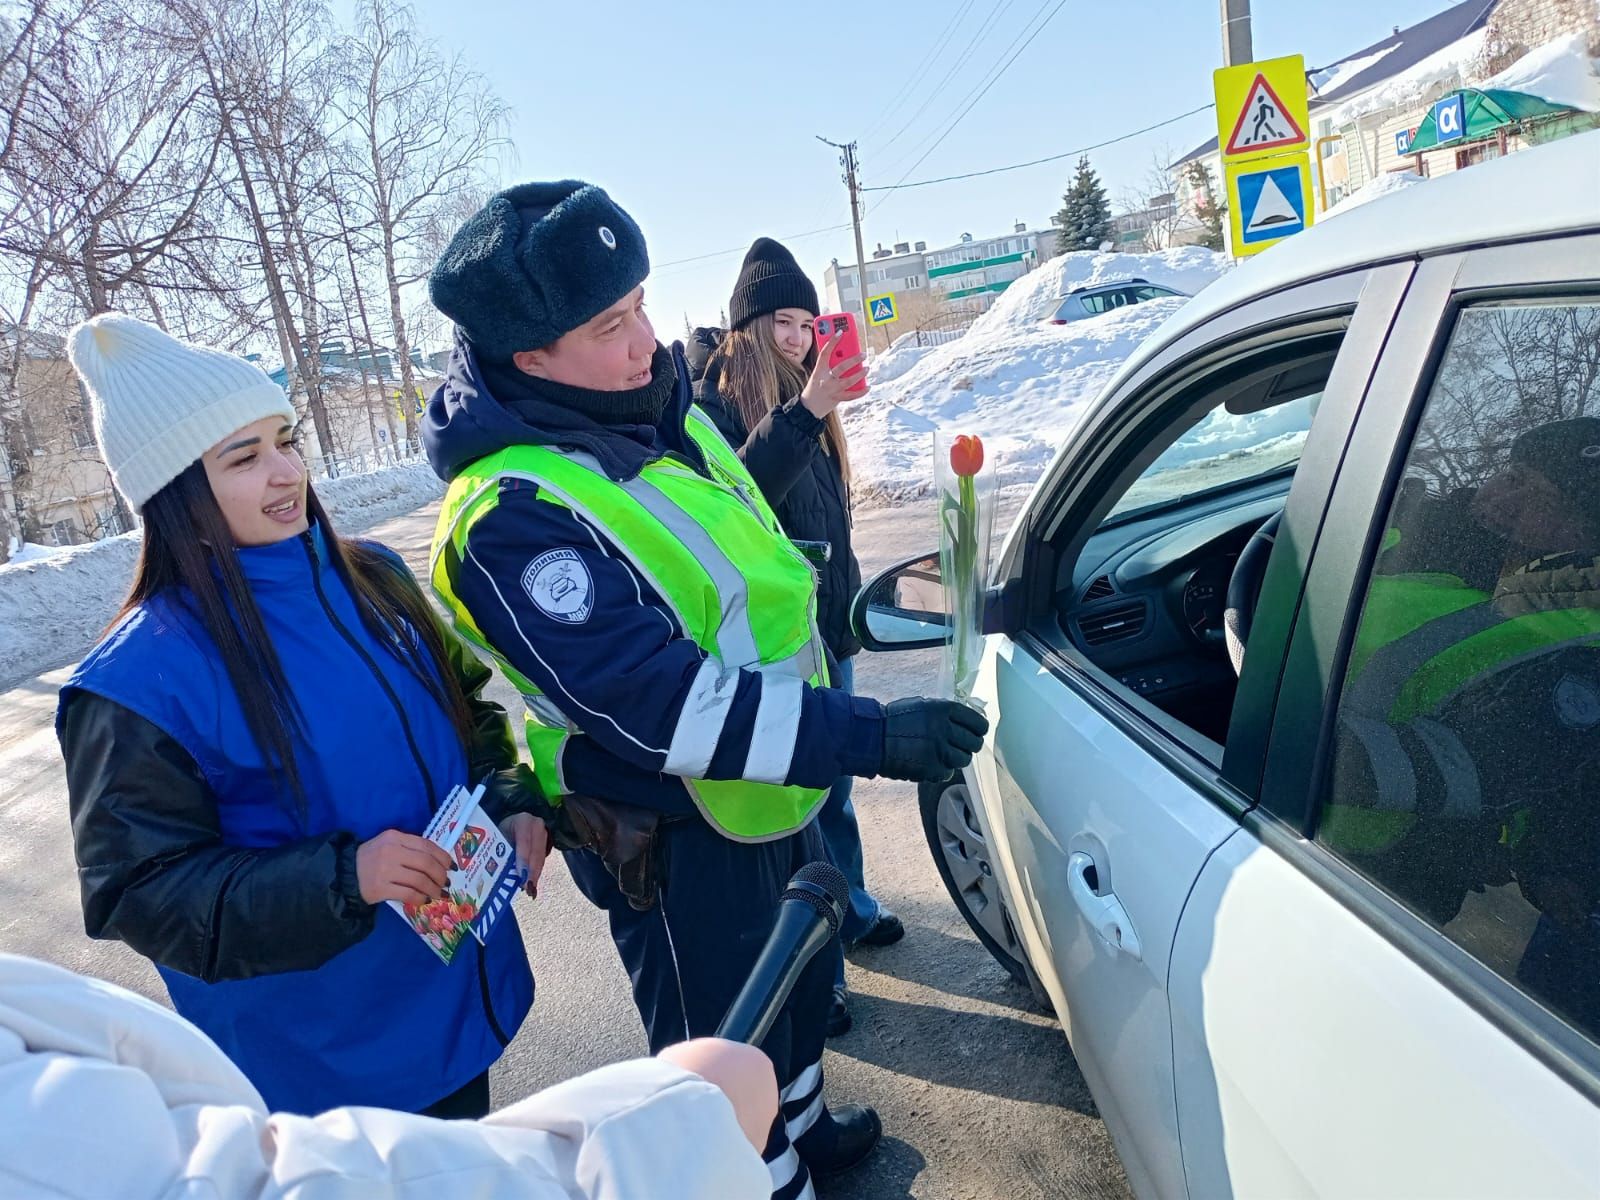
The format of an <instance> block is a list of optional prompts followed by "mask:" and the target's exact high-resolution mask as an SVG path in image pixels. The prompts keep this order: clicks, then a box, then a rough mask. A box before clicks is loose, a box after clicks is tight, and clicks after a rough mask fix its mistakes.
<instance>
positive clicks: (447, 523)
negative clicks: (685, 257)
mask: <svg viewBox="0 0 1600 1200" xmlns="http://www.w3.org/2000/svg"><path fill="white" fill-rule="evenodd" d="M648 272H649V261H648V258H647V255H646V250H645V242H644V237H643V235H642V234H641V233H640V231H639V228H638V226H637V225H636V224H635V223H634V221H633V219H632V218H631V217H630V216H629V215H628V214H627V213H626V212H624V211H623V210H622V209H621V208H619V207H618V206H617V205H616V204H615V203H614V202H613V201H612V200H611V198H610V197H609V196H607V195H606V193H605V192H604V191H602V190H601V189H599V188H597V187H592V186H588V185H585V184H582V183H578V182H573V181H567V182H560V183H532V184H524V185H521V186H518V187H514V188H511V189H510V190H508V191H505V192H502V193H500V194H499V195H497V196H495V197H494V198H493V199H491V200H490V201H489V203H488V204H487V205H486V206H485V207H484V208H483V209H482V211H480V212H478V213H477V214H476V215H474V216H473V217H472V218H470V219H469V220H468V221H467V222H466V224H465V225H464V226H463V227H462V228H461V230H460V231H459V232H458V233H457V234H456V236H455V238H454V239H453V240H452V241H451V243H450V245H449V247H448V248H447V249H446V250H445V252H444V254H443V256H442V257H441V258H440V260H439V262H438V264H437V265H436V266H435V268H434V271H433V273H432V276H431V277H430V280H429V291H430V295H431V297H432V299H433V303H434V304H435V305H436V306H437V307H438V308H439V309H440V310H441V311H442V312H443V313H444V314H445V315H447V316H448V317H450V318H451V319H452V320H453V321H454V322H455V325H456V329H457V333H458V338H457V344H456V348H455V351H454V353H453V355H452V358H451V362H450V366H449V371H448V378H447V382H446V383H445V384H444V386H442V387H441V388H440V389H439V391H438V392H437V393H436V394H435V395H434V396H433V398H432V401H431V403H430V404H429V406H428V411H427V414H426V419H425V428H424V435H423V436H424V444H425V445H426V447H427V452H428V456H429V460H430V462H432V464H433V466H434V469H435V470H436V471H437V472H438V473H439V474H440V475H441V476H442V477H443V478H444V479H446V480H447V481H449V484H450V487H449V491H448V494H447V495H446V498H445V502H444V507H443V511H442V513H441V515H440V521H439V527H438V531H437V533H436V534H435V538H434V568H433V584H434V587H435V589H436V591H437V592H438V594H439V595H440V597H441V598H442V599H443V601H444V602H445V604H446V605H447V606H448V607H449V609H450V610H451V612H452V613H453V614H454V617H455V620H456V623H457V626H458V628H459V629H460V630H461V631H462V633H463V634H464V635H465V636H467V637H468V638H469V639H471V640H473V641H474V642H476V643H477V644H479V645H480V646H483V647H485V648H486V649H488V650H489V651H490V652H491V653H492V654H493V655H494V656H495V658H496V660H497V661H498V662H499V664H500V665H501V667H502V668H503V669H504V671H505V672H506V674H507V676H508V677H509V678H510V679H511V680H512V681H513V682H514V683H515V684H516V686H517V687H518V688H519V689H520V690H521V691H522V693H523V695H524V698H525V701H526V707H527V725H526V736H527V742H528V749H529V752H530V754H531V757H532V759H533V767H534V770H535V772H536V773H537V774H538V776H539V779H540V782H541V784H542V785H543V789H544V791H545V793H546V794H547V795H550V796H561V797H565V798H566V800H565V804H564V805H563V810H564V811H563V813H562V818H563V820H564V821H565V823H566V824H567V826H568V827H569V828H568V841H567V845H568V846H570V845H572V844H573V842H574V841H576V842H582V843H586V844H587V845H588V846H590V847H591V849H574V850H571V851H570V852H569V853H568V855H567V863H568V867H569V869H570V870H571V872H572V875H573V878H574V879H575V881H576V882H577V884H578V886H579V887H580V888H581V889H582V890H583V891H584V892H585V894H587V895H588V896H589V898H590V899H591V900H592V901H594V902H595V903H596V904H597V905H599V906H601V907H602V908H604V909H606V911H607V913H608V914H609V917H610V922H611V931H612V936H613V939H614V940H615V942H616V944H617V949H618V951H619V953H620V955H621V957H622V960H623V963H624V965H625V966H626V968H627V970H628V974H629V976H630V978H631V980H632V983H633V990H634V998H635V1002H636V1003H637V1005H638V1008H639V1012H640V1015H641V1016H642V1018H643V1020H644V1024H645V1028H646V1031H647V1033H648V1035H649V1039H650V1045H651V1047H652V1049H657V1050H658V1049H660V1048H661V1047H662V1046H664V1045H666V1044H669V1043H671V1042H675V1041H679V1040H682V1039H684V1038H688V1037H693V1036H696V1035H699V1034H704V1033H709V1032H711V1031H712V1030H713V1029H714V1028H715V1026H716V1024H717V1022H718V1021H719V1020H720V1019H721V1017H722V1015H723V1013H724V1012H725V1010H726V1008H727V1005H728V1004H729V1002H730V1001H731V1000H732V998H733V997H734V995H735V994H736V993H737V991H738V989H739V987H740V985H741V984H742V983H743V981H744V979H745V977H746V976H747V974H748V972H749V969H750V967H751V966H752V965H753V963H754V961H755V958H756V955H757V954H758V952H759V950H760V947H761V945H762V943H763V942H764V940H765V938H766V936H767V934H768V933H769V931H770V929H771V926H772V922H773V919H774V916H775V913H776V905H777V898H778V896H779V894H780V893H781V891H782V888H783V885H784V884H785V882H786V881H787V879H788V878H789V876H790V875H791V873H792V872H793V871H794V870H795V869H797V868H798V867H799V866H801V865H803V864H804V863H806V862H808V861H811V860H815V859H819V858H822V857H824V850H823V847H822V843H821V839H820V837H819V836H818V835H817V833H816V832H815V829H814V826H813V824H812V822H813V818H814V817H815V815H816V813H817V810H818V809H819V808H820V806H821V804H822V801H823V799H824V798H825V796H826V795H827V789H828V787H829V785H830V784H831V783H832V781H833V780H835V779H836V778H838V777H839V776H841V775H862V776H872V775H880V774H881V775H886V776H890V777H893V778H899V779H936V778H943V777H945V776H947V775H948V774H949V773H950V772H951V771H952V770H955V769H957V768H959V767H961V766H963V765H965V764H966V763H967V761H969V759H970V756H971V754H972V752H973V751H974V750H976V749H978V748H979V746H981V744H982V738H983V735H984V733H985V732H987V724H986V722H985V721H984V720H983V718H982V717H981V715H979V714H977V713H976V712H974V711H972V710H970V709H968V708H966V707H965V706H962V705H958V704H954V703H951V702H948V701H942V700H927V699H912V700H902V701H898V702H896V703H894V704H890V705H888V706H883V705H881V704H879V703H878V702H877V701H875V700H872V699H868V698H865V697H856V696H851V695H850V694H848V693H847V692H844V691H841V690H837V689H835V688H832V687H830V686H828V684H829V674H828V664H827V657H826V653H825V650H824V647H823V644H822V641H821V638H820V637H819V635H818V632H817V628H816V579H815V576H814V574H813V573H812V570H811V567H810V565H809V564H808V563H807V561H806V560H805V558H804V557H803V556H802V555H801V554H800V553H799V552H798V551H797V550H795V548H794V547H793V545H792V544H791V543H790V542H789V541H788V539H787V538H786V537H785V536H784V535H783V532H782V530H781V529H780V527H779V525H778V522H777V520H776V519H775V517H774V515H773V513H772V510H771V509H770V508H769V507H768V505H767V504H766V502H765V501H764V500H763V499H762V496H761V492H760V489H759V488H757V487H756V486H755V484H754V482H753V481H752V480H751V478H750V476H749V474H748V473H747V472H746V470H745V468H744V466H743V464H742V463H741V462H740V461H739V458H738V456H737V455H736V454H734V452H733V451H732V450H731V449H730V448H729V447H728V445H727V443H726V442H725V441H723V439H722V438H721V436H720V435H719V434H718V433H717V432H716V429H715V427H714V426H713V425H712V424H711V423H710V421H709V420H708V419H707V418H706V417H705V416H704V414H702V413H700V412H699V411H698V410H696V409H694V408H693V406H692V404H691V394H690V385H689V378H688V370H687V366H686V364H685V362H684V359H683V355H682V352H681V349H676V348H675V349H674V350H673V351H668V350H667V349H666V348H665V347H663V346H661V345H660V344H659V343H658V342H657V341H656V338H655V334H654V331H653V330H652V328H651V325H650V321H649V318H648V317H647V316H646V315H645V311H644V292H643V287H642V284H643V281H644V279H645V276H646V275H647V274H648ZM851 383H853V381H851ZM851 383H847V382H845V381H843V380H835V381H833V384H834V386H837V387H839V388H841V389H844V388H847V387H849V386H851ZM560 823H561V822H558V824H560ZM831 967H832V959H831V957H830V956H825V955H819V956H818V958H817V959H816V960H814V961H813V963H812V965H811V967H810V969H809V970H808V971H807V972H806V973H805V974H804V975H803V976H802V978H801V980H800V981H799V983H798V984H797V985H796V987H795V989H794V992H793V993H792V995H791V998H790V1000H789V1003H788V1004H787V1006H786V1007H785V1009H784V1011H783V1013H782V1015H781V1016H780V1018H779V1020H778V1022H777V1024H776V1025H775V1026H774V1028H773V1031H772V1033H771V1034H770V1035H769V1037H768V1038H767V1040H766V1041H765V1042H764V1043H763V1048H764V1049H765V1050H766V1051H767V1053H768V1054H769V1055H770V1056H771V1057H772V1059H773V1063H774V1067H775V1069H776V1071H777V1076H778V1083H779V1087H780V1089H781V1093H782V1100H783V1112H782V1114H781V1115H780V1117H779V1118H778V1120H777V1121H776V1122H775V1123H774V1126H773V1130H772V1136H771V1138H770V1140H769V1142H768V1145H767V1147H766V1151H765V1154H764V1157H765V1158H766V1160H767V1162H768V1165H769V1167H770V1169H771V1172H772V1186H773V1195H774V1196H775V1197H783V1198H785V1200H787V1198H790V1197H795V1196H803V1195H809V1194H810V1191H811V1184H810V1173H811V1172H812V1171H816V1172H819V1173H828V1172H833V1171H838V1170H843V1169H846V1168H848V1167H851V1166H853V1165H855V1164H856V1163H858V1162H860V1161H861V1160H862V1159H863V1158H865V1157H866V1155H867V1154H869V1153H870V1152H871V1150H872V1148H873V1146H874V1145H875V1144H876V1143H877V1141H878V1138H879V1136H880V1133H881V1126H880V1124H879V1121H878V1117H877V1114H876V1113H874V1112H873V1111H872V1110H871V1109H869V1108H863V1107H860V1106H856V1105H844V1106H840V1107H838V1108H836V1109H834V1110H833V1111H832V1112H830V1111H829V1109H828V1107H827V1105H826V1104H825V1103H824V1102H823V1099H822V1071H821V1057H822V1044H823V1027H824V1021H825V1018H826V1014H827V1010H828V1004H829V1000H830V993H831V988H830V984H831V982H832V980H831Z"/></svg>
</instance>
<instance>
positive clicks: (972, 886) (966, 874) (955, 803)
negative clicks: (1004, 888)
mask: <svg viewBox="0 0 1600 1200" xmlns="http://www.w3.org/2000/svg"><path fill="white" fill-rule="evenodd" d="M917 806H918V808H919V809H920V810H921V812H922V832H923V834H924V836H926V837H927V839H928V849H929V851H931V852H932V854H933V863H934V866H935V867H937V868H938V870H939V878H940V879H942V880H944V886H945V890H946V891H947V892H949V893H950V898H951V899H952V900H953V901H955V906H956V908H957V910H959V911H960V913H961V916H962V918H963V919H964V920H965V921H966V923H967V927H968V928H969V929H971V930H972V932H973V934H974V935H975V936H976V937H977V939H978V941H979V942H981V943H982V944H983V948H984V949H985V950H987V951H988V952H989V953H990V954H991V955H992V956H993V957H994V960H995V962H997V963H999V964H1000V965H1001V966H1002V967H1003V968H1005V971H1006V974H1008V975H1010V976H1011V978H1012V979H1014V980H1016V981H1017V982H1018V983H1020V984H1022V986H1023V987H1025V988H1027V989H1028V990H1029V991H1030V992H1032V993H1033V998H1034V1000H1035V1001H1036V1002H1037V1003H1038V1004H1039V1006H1040V1008H1041V1009H1043V1010H1044V1011H1045V1012H1053V1011H1054V1007H1053V1006H1052V1005H1051V1003H1050V996H1049V994H1048V993H1047V992H1046V991H1045V990H1044V985H1043V984H1041V983H1040V982H1039V977H1038V976H1037V975H1035V974H1034V972H1033V968H1032V967H1031V966H1030V965H1029V963H1028V958H1027V951H1026V950H1024V949H1023V946H1022V939H1021V938H1019V937H1018V936H1017V930H1016V924H1015V922H1013V920H1012V918H1011V911H1010V909H1008V908H1007V907H1006V902H1005V898H1004V896H1002V895H1001V892H1000V882H999V880H998V879H996V878H995V874H994V867H993V865H992V864H991V862H990V857H989V846H988V843H987V842H986V841H985V839H984V836H983V834H982V832H981V831H980V830H979V828H978V823H977V820H976V819H975V817H974V815H973V813H972V799H971V795H970V793H968V791H967V785H966V781H965V780H963V779H962V778H961V777H960V776H955V777H952V778H950V779H946V780H945V781H944V782H942V783H924V784H921V785H919V786H918V788H917Z"/></svg>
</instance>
